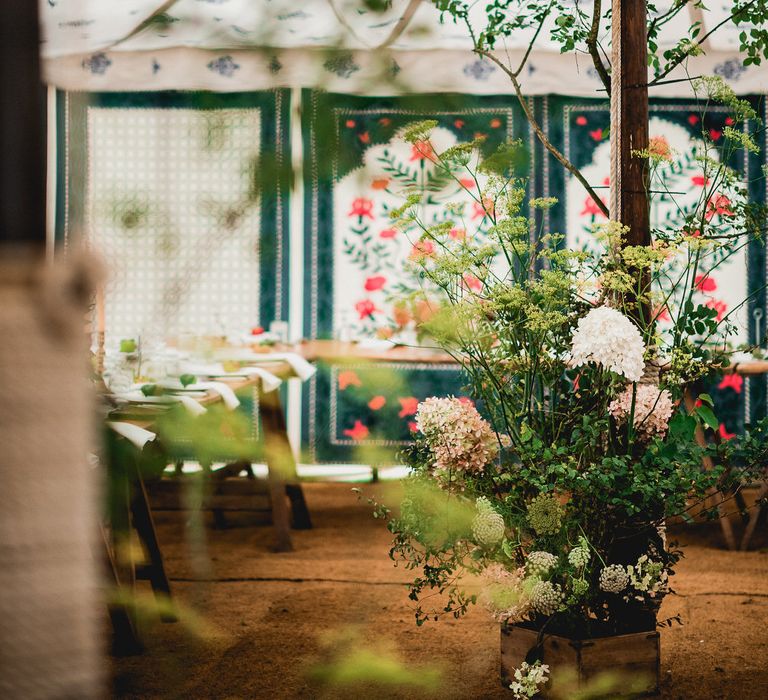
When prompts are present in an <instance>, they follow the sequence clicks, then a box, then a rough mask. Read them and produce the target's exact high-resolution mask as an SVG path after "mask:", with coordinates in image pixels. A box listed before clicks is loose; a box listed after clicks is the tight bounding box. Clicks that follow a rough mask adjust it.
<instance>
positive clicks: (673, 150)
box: [545, 98, 765, 438]
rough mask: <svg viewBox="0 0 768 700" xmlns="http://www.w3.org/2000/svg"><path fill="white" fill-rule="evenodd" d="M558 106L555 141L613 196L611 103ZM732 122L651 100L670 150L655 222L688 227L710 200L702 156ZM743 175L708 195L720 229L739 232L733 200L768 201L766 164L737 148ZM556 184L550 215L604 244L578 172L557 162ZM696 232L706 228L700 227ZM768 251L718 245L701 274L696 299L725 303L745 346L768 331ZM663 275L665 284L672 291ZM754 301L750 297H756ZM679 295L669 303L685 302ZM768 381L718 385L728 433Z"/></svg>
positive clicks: (675, 273) (674, 270)
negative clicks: (571, 174)
mask: <svg viewBox="0 0 768 700" xmlns="http://www.w3.org/2000/svg"><path fill="white" fill-rule="evenodd" d="M549 103H550V104H549V105H548V112H547V113H548V118H549V124H548V128H549V130H550V133H551V134H552V136H553V138H554V139H555V142H556V143H557V141H561V145H562V147H563V149H564V151H565V153H566V155H567V156H568V157H569V158H570V159H571V160H572V161H573V162H574V163H575V164H576V165H577V166H578V167H580V168H581V170H582V172H583V173H584V175H585V177H586V178H587V180H588V181H589V182H590V183H591V184H592V185H593V186H594V187H595V188H596V189H597V191H598V193H599V194H600V196H601V198H602V199H603V201H604V202H606V203H608V192H609V190H608V187H609V178H608V174H609V170H610V144H609V134H608V127H609V123H610V115H609V111H608V108H607V105H606V104H605V103H601V102H597V101H587V100H578V101H570V100H566V99H557V98H553V99H551V100H549ZM731 123H732V119H731V117H730V116H729V114H728V110H727V108H725V107H718V106H712V105H710V106H709V107H708V108H707V111H706V114H704V115H702V114H701V112H700V110H699V109H697V108H696V106H695V105H694V104H693V103H686V102H685V101H677V102H670V101H657V102H652V103H651V106H650V137H651V146H652V149H653V150H654V151H656V152H658V153H659V154H661V155H663V156H664V160H662V161H661V162H660V163H659V165H658V167H657V168H656V170H655V172H654V176H653V182H652V185H651V186H652V190H653V192H654V194H653V200H652V208H651V226H652V227H654V228H656V229H662V230H672V231H674V230H680V229H682V228H684V219H685V216H686V215H687V214H690V213H691V212H693V211H694V210H696V208H697V207H699V206H700V205H701V203H702V198H703V196H704V194H703V193H704V191H705V186H707V185H708V184H709V179H708V178H706V177H705V173H704V172H703V169H702V165H701V163H700V161H699V160H698V158H699V157H701V156H702V155H704V154H705V152H706V155H707V156H709V157H711V158H714V159H715V160H720V158H721V152H720V150H719V148H718V147H720V148H721V147H722V145H723V143H724V135H723V133H724V128H725V126H728V125H730V124H731ZM703 131H704V132H706V134H707V135H708V136H709V138H710V139H711V141H712V142H713V143H714V144H715V147H716V148H715V149H712V148H711V147H710V149H709V150H707V146H706V145H705V142H704V140H703V138H702V132H703ZM727 165H729V166H730V167H732V168H734V169H735V170H736V171H737V172H738V173H739V175H740V176H741V182H740V183H737V185H736V186H730V187H722V188H719V189H718V191H717V192H713V193H710V195H709V200H708V202H707V203H706V214H705V218H706V219H707V221H708V222H709V221H711V222H712V223H713V224H717V225H718V231H719V232H720V233H723V234H727V233H728V232H729V231H732V228H731V227H730V225H729V219H730V218H731V217H732V216H733V211H732V210H733V208H734V206H735V205H736V204H737V203H738V202H739V201H743V200H744V199H745V198H747V197H749V198H751V199H754V198H755V197H757V198H758V200H759V201H762V200H763V193H762V192H757V191H755V188H754V181H755V178H757V177H759V162H758V161H757V160H756V159H755V158H754V157H753V156H749V155H746V154H744V153H743V152H742V151H739V152H737V156H735V157H732V160H731V162H729V163H727ZM547 185H548V187H549V192H547V193H545V194H553V195H555V196H557V197H559V199H560V200H561V201H560V204H559V205H558V206H557V207H555V209H553V210H552V213H551V214H549V215H548V216H549V219H550V221H549V223H550V225H551V226H553V227H554V228H555V229H557V228H559V227H561V226H562V227H563V228H565V230H566V231H567V240H568V244H569V245H570V246H572V247H575V248H593V247H594V246H595V245H596V243H595V240H594V237H593V235H592V226H593V225H594V224H596V223H600V222H602V221H605V220H606V219H605V217H604V216H603V214H602V213H601V212H600V210H599V208H598V207H597V206H596V205H595V203H594V202H593V201H592V199H591V198H590V197H589V196H588V195H587V193H586V191H585V190H584V189H583V187H582V186H581V185H580V184H579V183H578V182H577V181H576V180H575V179H573V178H569V179H568V180H567V181H565V179H564V177H563V175H562V172H560V171H558V170H557V169H556V168H553V171H552V175H551V177H550V178H549V181H548V182H547ZM691 233H692V234H693V235H696V231H691ZM763 259H764V256H763V254H762V252H761V251H760V250H758V248H757V247H756V246H755V245H752V244H750V245H746V246H743V247H741V248H740V250H738V251H737V252H736V253H735V254H734V255H732V256H730V257H727V259H726V255H725V253H724V251H723V250H720V251H714V252H710V253H708V254H707V255H706V256H705V258H704V259H703V260H702V261H701V263H700V265H699V270H698V273H697V274H696V277H695V280H694V283H695V288H696V291H695V294H694V299H693V301H694V303H695V304H703V305H704V306H706V307H709V308H711V309H714V310H716V312H717V317H718V319H720V320H722V319H725V318H727V319H728V320H730V321H732V322H733V323H734V325H735V326H736V333H735V335H732V336H730V338H729V339H730V342H731V343H733V344H734V345H739V344H742V343H747V342H754V341H755V339H756V338H757V337H758V336H760V335H761V334H764V333H765V326H764V318H765V314H764V308H765V302H764V295H763V294H762V292H761V291H760V290H761V287H762V285H763V284H764V282H763V280H764V263H763ZM685 265H686V253H685V251H684V252H683V253H682V254H680V255H678V256H675V257H672V258H670V260H669V261H668V263H667V272H668V275H669V278H670V279H677V278H678V277H679V275H680V273H681V271H683V270H684V268H685ZM664 284H665V283H662V291H665V288H664ZM750 296H751V298H750V301H749V303H747V304H743V305H742V304H741V302H742V301H743V300H744V299H745V298H747V297H750ZM675 301H676V300H675V299H672V300H671V301H670V303H669V307H671V308H673V309H674V308H675V303H674V302H675ZM654 311H655V313H656V314H657V317H658V319H659V324H660V329H661V330H662V332H663V331H664V329H665V328H666V329H668V328H669V327H670V326H671V324H672V322H673V319H672V317H671V315H670V310H669V308H667V306H666V305H664V306H663V307H662V306H660V307H658V308H656V309H655V310H654ZM764 386H765V381H764V379H760V378H758V379H757V380H753V381H750V382H747V381H744V380H742V378H741V377H738V376H727V377H723V378H721V379H719V380H717V381H716V382H715V383H714V385H713V386H711V387H708V388H709V389H710V393H712V394H713V396H714V398H715V400H716V404H717V410H718V414H719V415H720V417H721V420H722V421H723V424H722V425H721V428H720V434H721V436H722V437H726V438H727V437H728V436H730V435H731V434H732V431H733V430H737V429H739V428H740V427H741V426H742V425H743V422H744V420H745V418H747V417H751V418H754V417H756V416H757V415H760V414H761V412H762V410H763V406H764V400H765V399H764V397H765V389H764Z"/></svg>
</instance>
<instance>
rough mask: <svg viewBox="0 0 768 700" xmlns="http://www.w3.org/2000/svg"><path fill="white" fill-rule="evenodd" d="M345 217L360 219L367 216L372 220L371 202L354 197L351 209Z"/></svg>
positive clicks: (363, 198)
mask: <svg viewBox="0 0 768 700" xmlns="http://www.w3.org/2000/svg"><path fill="white" fill-rule="evenodd" d="M347 216H359V217H360V218H361V219H362V218H363V217H365V216H367V217H368V218H369V219H373V202H372V201H371V200H370V199H366V198H365V197H356V198H355V199H353V200H352V207H351V208H350V210H349V214H347Z"/></svg>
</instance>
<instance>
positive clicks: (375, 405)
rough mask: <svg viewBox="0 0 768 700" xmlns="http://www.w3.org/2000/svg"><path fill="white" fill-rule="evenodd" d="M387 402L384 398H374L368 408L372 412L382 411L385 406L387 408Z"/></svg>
mask: <svg viewBox="0 0 768 700" xmlns="http://www.w3.org/2000/svg"><path fill="white" fill-rule="evenodd" d="M386 404H387V400H386V399H385V398H384V397H383V396H374V397H373V398H372V399H371V400H370V401H369V402H368V408H370V409H371V410H372V411H380V410H381V409H382V408H384V406H386Z"/></svg>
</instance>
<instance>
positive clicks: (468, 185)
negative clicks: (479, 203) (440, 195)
mask: <svg viewBox="0 0 768 700" xmlns="http://www.w3.org/2000/svg"><path fill="white" fill-rule="evenodd" d="M459 184H460V185H461V186H462V187H463V188H464V189H467V190H473V189H475V181H474V180H473V179H472V178H471V177H463V178H461V179H460V180H459Z"/></svg>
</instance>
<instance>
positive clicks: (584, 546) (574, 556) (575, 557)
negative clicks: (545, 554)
mask: <svg viewBox="0 0 768 700" xmlns="http://www.w3.org/2000/svg"><path fill="white" fill-rule="evenodd" d="M589 557H590V554H589V543H588V542H587V540H586V539H585V538H584V537H579V544H578V546H577V547H574V548H573V549H572V550H571V551H570V552H568V563H569V564H570V565H571V566H575V567H576V568H577V569H582V568H584V567H585V566H586V565H587V564H589Z"/></svg>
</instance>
